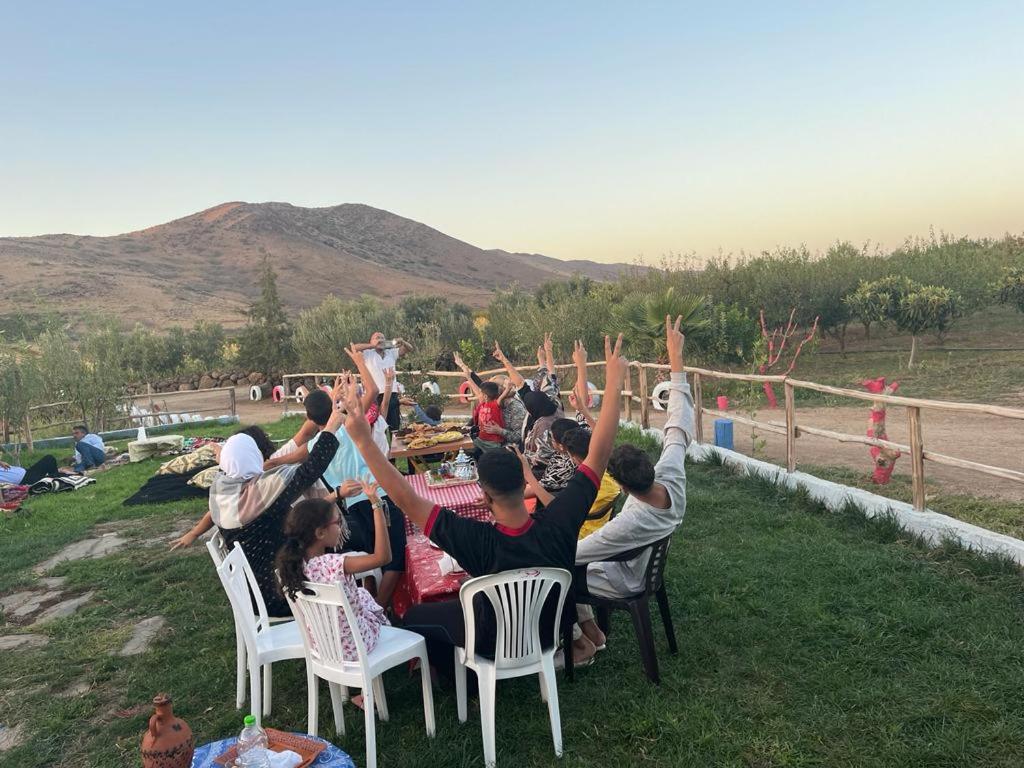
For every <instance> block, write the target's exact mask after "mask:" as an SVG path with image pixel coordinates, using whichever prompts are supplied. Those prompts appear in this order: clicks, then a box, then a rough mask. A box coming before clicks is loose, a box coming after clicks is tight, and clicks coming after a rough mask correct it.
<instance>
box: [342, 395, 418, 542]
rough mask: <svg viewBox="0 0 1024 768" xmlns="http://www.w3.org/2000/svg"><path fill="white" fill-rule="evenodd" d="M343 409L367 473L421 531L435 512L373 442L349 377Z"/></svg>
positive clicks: (350, 435) (347, 428)
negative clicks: (368, 472) (367, 470)
mask: <svg viewBox="0 0 1024 768" xmlns="http://www.w3.org/2000/svg"><path fill="white" fill-rule="evenodd" d="M344 407H345V410H346V412H347V413H346V417H345V430H346V431H347V432H348V436H349V437H350V438H352V442H353V443H355V445H356V448H358V449H359V453H360V454H362V457H363V460H364V461H365V462H366V466H367V467H369V469H370V474H372V475H373V477H374V479H375V480H376V481H377V482H378V483H380V485H381V487H382V488H383V489H384V490H385V492H387V495H388V497H389V498H390V499H391V500H392V501H393V502H395V504H397V505H398V507H399V509H401V510H402V511H403V512H404V513H405V516H406V517H408V518H409V519H410V520H412V521H413V522H414V523H415V524H416V525H418V526H419V527H420V528H423V527H424V526H425V525H426V522H427V519H428V518H429V517H430V513H431V511H432V510H433V509H434V502H432V501H430V500H429V499H425V498H423V497H422V496H420V495H419V494H418V493H416V491H414V490H413V488H412V486H411V485H409V483H408V482H407V481H406V479H405V477H403V476H402V473H401V472H399V471H398V470H397V469H396V468H395V466H394V465H393V464H392V463H391V462H390V461H388V458H387V456H385V455H384V454H383V453H381V452H380V448H378V447H377V444H376V443H374V442H373V434H372V433H371V432H370V425H369V424H368V423H367V421H366V417H365V416H364V415H363V407H362V404H361V403H360V402H359V397H358V395H357V394H356V391H355V383H354V382H353V381H352V379H351V377H349V380H348V383H347V386H346V388H345V398H344Z"/></svg>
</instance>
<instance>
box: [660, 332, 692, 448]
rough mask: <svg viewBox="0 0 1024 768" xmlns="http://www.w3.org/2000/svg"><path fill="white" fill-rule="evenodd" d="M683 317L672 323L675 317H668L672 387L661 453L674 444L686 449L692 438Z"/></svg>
mask: <svg viewBox="0 0 1024 768" xmlns="http://www.w3.org/2000/svg"><path fill="white" fill-rule="evenodd" d="M682 320H683V317H682V315H680V316H679V317H677V318H676V322H675V324H674V325H673V324H672V318H671V317H670V316H668V315H666V316H665V346H666V348H667V349H668V363H669V368H671V369H672V373H671V379H672V386H671V389H670V390H669V393H668V415H667V418H666V420H665V429H664V433H665V437H664V439H663V441H662V456H664V455H665V453H666V452H667V451H668V449H669V448H670V447H671V446H675V445H678V446H682V448H683V450H684V451H685V450H686V447H687V446H689V444H690V441H691V440H693V433H694V413H693V410H694V409H693V397H692V395H691V394H690V387H689V385H688V384H687V383H686V372H685V371H684V370H683V366H684V359H683V350H684V348H685V347H686V337H685V336H684V335H683V334H682V333H681V332H680V331H679V326H680V324H681V323H682Z"/></svg>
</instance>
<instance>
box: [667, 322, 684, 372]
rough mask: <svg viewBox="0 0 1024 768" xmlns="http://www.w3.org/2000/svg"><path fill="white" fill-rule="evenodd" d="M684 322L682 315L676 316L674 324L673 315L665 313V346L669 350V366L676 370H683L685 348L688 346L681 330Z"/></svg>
mask: <svg viewBox="0 0 1024 768" xmlns="http://www.w3.org/2000/svg"><path fill="white" fill-rule="evenodd" d="M682 322H683V316H682V315H679V317H677V318H676V322H675V324H674V325H673V323H672V316H671V315H665V347H666V349H667V350H668V362H669V367H670V368H671V369H672V370H673V371H674V372H679V371H681V370H683V349H684V348H685V346H686V336H684V335H683V333H682V331H680V330H679V327H680V326H681V325H682Z"/></svg>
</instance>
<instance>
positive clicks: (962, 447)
mask: <svg viewBox="0 0 1024 768" xmlns="http://www.w3.org/2000/svg"><path fill="white" fill-rule="evenodd" d="M294 408H295V406H294V405H292V409H293V410H294ZM869 410H870V409H869V406H868V404H867V403H866V402H865V404H864V405H863V406H861V407H837V408H823V407H819V408H798V409H797V424H798V425H799V424H806V425H808V426H812V427H821V428H823V429H830V430H833V431H835V432H844V433H847V434H854V435H862V434H864V433H865V431H866V429H867V425H868V413H869ZM638 411H639V409H638V408H636V407H634V409H633V416H634V419H636V420H637V421H639V413H638ZM448 412H449V413H452V414H466V413H468V410H467V409H466V408H465V407H464V406H463V407H453V408H449V409H448ZM282 413H283V408H282V406H281V405H280V404H275V403H272V402H271V401H269V400H264V401H261V402H257V403H254V402H251V401H250V400H249V399H248V390H243V389H242V388H239V390H238V414H239V418H240V419H241V421H242V423H243V424H256V423H266V422H268V421H275V420H276V419H279V418H280V417H281V415H282ZM756 418H757V419H758V420H764V421H779V422H781V421H784V420H785V415H784V413H783V411H782V409H778V410H776V411H771V410H768V409H763V410H761V411H759V412H758V413H757V416H756ZM713 421H714V419H713V418H712V417H709V416H705V418H704V435H705V438H706V439H707V440H713V438H714V425H713ZM663 423H664V414H663V413H662V412H659V411H653V410H652V412H651V425H652V426H661V425H662V424H663ZM921 423H922V431H923V433H924V445H925V448H926V449H930V450H933V451H938V452H940V453H945V454H947V455H949V456H954V457H956V458H960V459H968V460H970V461H977V462H981V463H983V464H991V465H994V466H1000V467H1005V468H1007V469H1014V470H1017V471H1024V422H1020V421H1017V420H1014V419H1004V418H999V417H996V416H965V415H960V414H951V413H945V412H942V411H929V410H923V411H922V414H921ZM887 427H888V434H889V439H890V440H892V441H894V442H897V443H902V444H904V445H908V444H909V443H910V437H909V431H908V426H907V416H906V411H905V409H903V408H897V407H894V408H891V409H890V410H889V413H888V419H887ZM733 429H734V444H735V449H736V450H738V451H740V452H742V453H746V454H748V455H749V454H751V453H752V440H751V430H750V427H746V426H744V425H742V424H735V425H734V427H733ZM757 440H758V442H759V443H760V442H761V441H762V440H763V441H764V444H763V445H761V446H759V448H758V450H757V455H758V457H759V458H764V459H767V460H769V461H773V462H775V463H778V464H784V463H785V461H786V441H785V438H784V437H783V436H782V435H777V434H774V433H771V432H765V431H763V430H760V431H758V435H757ZM796 456H797V467H798V468H799V467H800V466H801V464H813V465H819V466H820V465H830V466H840V467H849V468H851V469H854V470H857V471H862V472H863V473H864V474H865V476H867V475H869V474H870V473H871V470H872V465H871V459H870V456H869V455H868V447H867V446H866V445H861V444H858V443H839V442H836V441H834V440H829V439H827V438H823V437H816V436H812V435H803V436H802V437H800V438H799V440H798V441H797V449H796ZM896 474H897V475H899V474H903V475H909V474H910V459H909V457H908V456H902V457H900V459H899V460H898V461H897V462H896ZM925 477H926V479H927V484H928V487H929V490H931V489H934V488H936V487H937V488H940V489H941V490H943V491H945V492H947V493H960V494H967V495H972V496H983V497H990V498H999V499H1004V500H1007V501H1015V502H1021V501H1024V484H1022V483H1016V482H1014V481H1012V480H1002V479H999V478H995V477H988V476H986V475H981V474H979V473H977V472H972V471H969V470H963V469H956V468H954V467H944V466H939V465H937V464H933V463H931V462H928V461H926V462H925Z"/></svg>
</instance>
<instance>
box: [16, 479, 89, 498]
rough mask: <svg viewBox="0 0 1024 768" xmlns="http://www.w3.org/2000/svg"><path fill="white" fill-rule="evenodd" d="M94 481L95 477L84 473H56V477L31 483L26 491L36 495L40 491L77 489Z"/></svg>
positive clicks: (58, 491)
mask: <svg viewBox="0 0 1024 768" xmlns="http://www.w3.org/2000/svg"><path fill="white" fill-rule="evenodd" d="M95 482H96V480H95V478H92V477H87V476H85V475H57V476H56V477H44V478H43V479H42V480H40V481H39V482H37V483H33V484H32V485H31V486H29V489H28V492H29V493H30V494H32V495H33V496H37V495H39V494H41V493H63V492H65V491H77V490H79V489H80V488H84V487H85V486H87V485H92V484H93V483H95Z"/></svg>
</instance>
